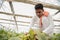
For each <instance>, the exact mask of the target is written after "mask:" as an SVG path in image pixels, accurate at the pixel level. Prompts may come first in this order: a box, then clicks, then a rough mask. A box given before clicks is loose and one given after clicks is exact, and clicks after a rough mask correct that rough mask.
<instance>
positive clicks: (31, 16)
mask: <svg viewBox="0 0 60 40" xmlns="http://www.w3.org/2000/svg"><path fill="white" fill-rule="evenodd" d="M0 14H5V15H12V16H13V13H6V12H0ZM15 16H20V17H26V18H32V16H27V15H21V14H15Z"/></svg>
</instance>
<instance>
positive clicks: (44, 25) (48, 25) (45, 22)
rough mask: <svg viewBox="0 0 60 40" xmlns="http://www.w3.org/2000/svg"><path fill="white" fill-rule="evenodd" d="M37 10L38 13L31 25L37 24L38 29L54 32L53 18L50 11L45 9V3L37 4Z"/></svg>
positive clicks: (48, 32)
mask: <svg viewBox="0 0 60 40" xmlns="http://www.w3.org/2000/svg"><path fill="white" fill-rule="evenodd" d="M35 11H36V15H35V16H34V17H33V18H32V22H31V24H30V27H33V26H34V25H35V26H36V27H37V29H39V30H40V31H42V32H45V33H46V34H50V33H52V31H53V28H54V24H53V20H52V17H51V16H50V15H49V13H48V12H46V11H45V10H44V9H43V5H42V4H37V5H35Z"/></svg>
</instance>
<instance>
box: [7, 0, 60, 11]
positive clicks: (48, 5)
mask: <svg viewBox="0 0 60 40" xmlns="http://www.w3.org/2000/svg"><path fill="white" fill-rule="evenodd" d="M8 1H9V0H8ZM11 1H17V2H23V3H28V4H33V5H36V4H38V3H41V4H43V6H44V7H46V8H51V9H57V10H60V6H58V5H54V4H50V3H45V2H40V1H34V0H11Z"/></svg>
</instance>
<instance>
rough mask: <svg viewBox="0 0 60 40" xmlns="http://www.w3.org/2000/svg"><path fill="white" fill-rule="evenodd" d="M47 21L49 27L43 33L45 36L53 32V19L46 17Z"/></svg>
mask: <svg viewBox="0 0 60 40" xmlns="http://www.w3.org/2000/svg"><path fill="white" fill-rule="evenodd" d="M48 20H49V22H50V25H49V26H48V27H47V28H46V29H45V30H44V31H43V32H45V33H46V34H50V33H51V32H52V31H53V28H54V23H53V19H52V17H51V16H50V15H49V16H48Z"/></svg>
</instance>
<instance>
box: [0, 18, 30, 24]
mask: <svg viewBox="0 0 60 40" xmlns="http://www.w3.org/2000/svg"><path fill="white" fill-rule="evenodd" d="M0 20H5V21H10V22H14V20H9V19H2V18H0ZM17 22H20V23H27V24H29V23H30V22H24V21H17Z"/></svg>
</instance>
